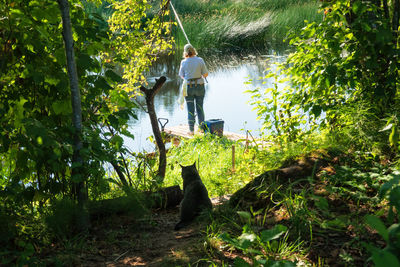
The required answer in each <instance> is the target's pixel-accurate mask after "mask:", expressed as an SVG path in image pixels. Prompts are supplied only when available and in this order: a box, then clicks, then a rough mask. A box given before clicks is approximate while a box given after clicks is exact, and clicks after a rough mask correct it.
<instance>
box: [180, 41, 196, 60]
mask: <svg viewBox="0 0 400 267" xmlns="http://www.w3.org/2000/svg"><path fill="white" fill-rule="evenodd" d="M195 55H197V51H196V49H195V48H194V47H193V46H192V45H191V44H186V45H185V46H184V47H183V57H184V58H186V57H191V56H195Z"/></svg>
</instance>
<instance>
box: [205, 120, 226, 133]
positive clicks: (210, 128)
mask: <svg viewBox="0 0 400 267" xmlns="http://www.w3.org/2000/svg"><path fill="white" fill-rule="evenodd" d="M202 128H203V130H204V132H206V133H212V134H216V135H218V136H223V135H224V121H223V120H221V119H212V120H207V121H204V125H203V127H202Z"/></svg>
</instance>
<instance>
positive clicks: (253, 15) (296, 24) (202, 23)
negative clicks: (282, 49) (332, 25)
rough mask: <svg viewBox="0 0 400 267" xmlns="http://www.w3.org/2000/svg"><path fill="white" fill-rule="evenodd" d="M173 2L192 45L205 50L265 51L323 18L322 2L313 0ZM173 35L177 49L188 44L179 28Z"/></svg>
mask: <svg viewBox="0 0 400 267" xmlns="http://www.w3.org/2000/svg"><path fill="white" fill-rule="evenodd" d="M172 3H173V4H174V6H175V8H176V10H177V12H178V15H179V16H180V18H181V21H182V24H183V27H184V29H185V31H186V34H187V36H188V38H189V40H190V42H191V43H192V44H193V45H194V46H195V47H199V48H202V49H216V50H221V49H232V50H242V49H257V50H263V49H265V48H270V47H271V46H275V45H276V44H279V45H281V44H282V41H283V40H284V39H285V37H286V35H287V33H288V32H290V31H294V32H297V31H299V30H300V29H301V28H303V27H304V26H305V25H306V22H304V21H305V20H306V21H308V22H316V23H319V22H321V21H322V18H323V14H322V13H321V12H320V11H319V5H320V3H319V2H318V1H314V0H307V1H299V0H285V1H275V0H265V1H256V0H241V1H234V0H217V1H190V0H182V1H172ZM171 16H173V15H172V13H171ZM172 19H175V18H174V17H172ZM173 34H174V36H176V37H175V39H176V41H177V44H178V46H183V45H184V44H185V43H186V42H187V41H186V39H185V37H184V35H183V33H182V31H181V29H180V28H179V26H176V27H175V29H174V32H173Z"/></svg>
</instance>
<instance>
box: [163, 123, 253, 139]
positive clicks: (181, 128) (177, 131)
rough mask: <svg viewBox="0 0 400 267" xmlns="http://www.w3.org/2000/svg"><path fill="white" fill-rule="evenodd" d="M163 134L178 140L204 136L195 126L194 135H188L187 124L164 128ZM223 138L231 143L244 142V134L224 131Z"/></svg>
mask: <svg viewBox="0 0 400 267" xmlns="http://www.w3.org/2000/svg"><path fill="white" fill-rule="evenodd" d="M164 132H166V133H167V134H168V135H170V136H171V137H180V138H188V139H190V138H193V137H194V136H198V135H204V133H202V132H200V131H199V129H198V128H197V126H195V128H194V135H190V134H189V125H187V124H181V125H177V126H171V127H165V129H164ZM224 137H226V138H227V139H229V140H232V141H239V140H241V141H245V140H246V135H244V134H238V133H232V132H227V131H224Z"/></svg>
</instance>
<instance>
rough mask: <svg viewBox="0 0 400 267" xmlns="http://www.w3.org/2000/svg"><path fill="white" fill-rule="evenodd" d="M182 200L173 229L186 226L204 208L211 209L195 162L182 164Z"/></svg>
mask: <svg viewBox="0 0 400 267" xmlns="http://www.w3.org/2000/svg"><path fill="white" fill-rule="evenodd" d="M181 167H182V179H183V200H182V202H181V206H180V217H181V219H180V221H179V222H178V223H177V224H176V225H175V230H179V229H181V228H182V227H185V226H187V225H188V224H189V223H190V222H191V221H193V219H194V218H195V217H196V216H197V215H199V213H200V212H201V211H202V210H204V209H212V203H211V200H210V198H209V197H208V191H207V188H206V187H205V186H204V184H203V182H202V181H201V179H200V175H199V173H198V171H197V169H196V164H195V163H194V164H193V165H190V166H182V165H181Z"/></svg>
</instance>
